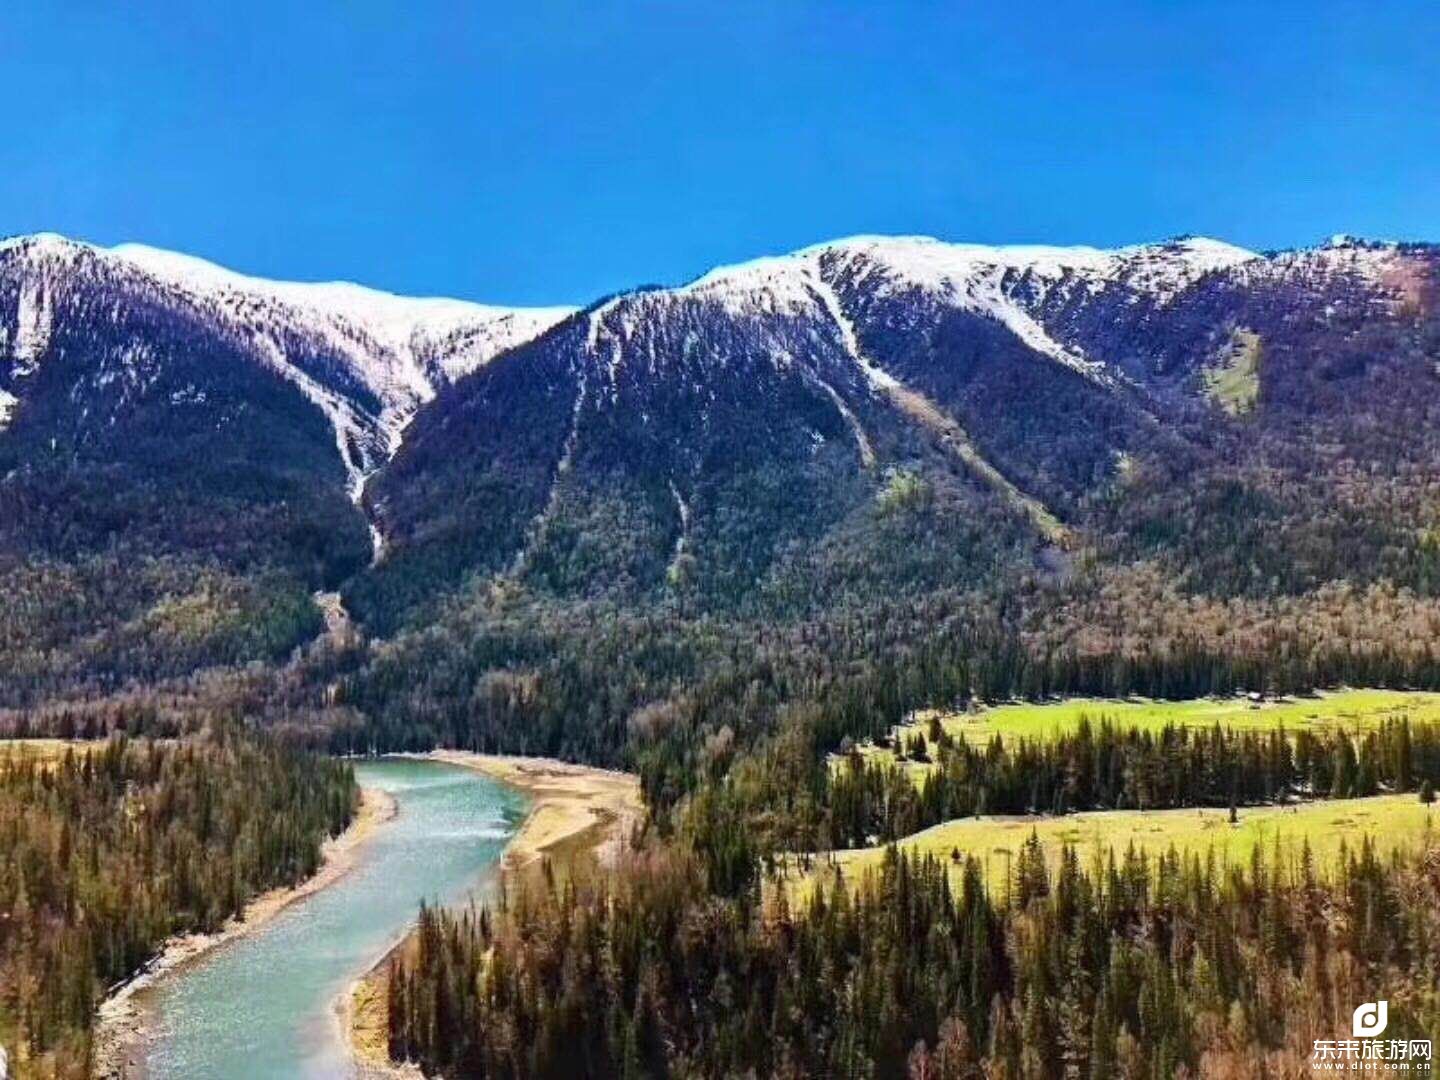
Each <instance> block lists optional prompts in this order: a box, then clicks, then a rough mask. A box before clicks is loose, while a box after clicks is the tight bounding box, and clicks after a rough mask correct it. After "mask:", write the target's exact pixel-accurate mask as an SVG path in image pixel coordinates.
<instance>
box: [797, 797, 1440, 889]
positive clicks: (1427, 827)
mask: <svg viewBox="0 0 1440 1080" xmlns="http://www.w3.org/2000/svg"><path fill="white" fill-rule="evenodd" d="M1436 812H1437V811H1436V810H1435V809H1434V807H1432V806H1426V805H1425V804H1423V803H1421V802H1420V801H1419V800H1418V799H1417V798H1416V797H1415V796H1414V795H1413V794H1411V795H1378V796H1374V797H1372V798H1366V799H1338V800H1322V801H1318V802H1310V803H1300V804H1297V805H1293V806H1258V807H1249V808H1242V809H1241V810H1239V811H1238V821H1237V823H1235V824H1231V823H1230V820H1229V816H1230V815H1229V811H1228V810H1223V809H1194V808H1190V809H1184V810H1104V811H1095V812H1090V813H1081V814H1069V815H1066V816H1063V817H1019V816H1017V817H981V818H961V819H958V820H956V821H947V822H945V823H943V824H941V825H936V826H934V827H933V828H929V829H926V830H924V831H923V832H918V833H916V834H914V835H913V836H908V837H906V838H905V839H904V840H901V841H900V842H899V844H898V845H897V846H898V847H900V848H902V849H904V850H906V851H909V852H912V853H913V852H917V851H918V852H921V853H928V854H932V855H934V856H936V857H937V858H940V859H941V860H945V861H948V862H949V863H950V865H951V866H952V867H953V868H954V869H953V872H954V873H957V874H958V873H959V867H960V864H959V863H958V862H956V860H955V858H954V856H955V853H956V852H959V853H960V855H962V856H965V855H973V856H974V857H975V858H977V859H979V860H980V861H981V862H982V863H983V864H984V865H985V873H986V880H987V882H988V884H989V885H990V886H991V887H992V888H1001V889H1003V888H1004V887H1005V883H1006V881H1007V880H1008V878H1009V871H1010V867H1011V864H1012V862H1013V860H1014V858H1015V855H1016V853H1017V852H1018V851H1019V849H1020V845H1021V844H1023V843H1025V841H1026V840H1028V839H1029V838H1030V836H1031V834H1032V833H1034V834H1035V835H1036V836H1038V837H1039V839H1040V842H1041V843H1042V844H1043V845H1044V847H1045V855H1046V859H1047V861H1048V862H1049V863H1050V866H1051V869H1052V870H1053V869H1054V867H1055V865H1056V864H1057V863H1058V861H1059V858H1060V853H1061V851H1062V849H1063V848H1064V846H1065V845H1067V844H1068V845H1070V846H1071V847H1074V848H1075V849H1076V850H1077V852H1078V853H1079V855H1080V861H1081V865H1082V866H1085V867H1089V866H1091V865H1093V861H1094V860H1095V859H1096V858H1097V857H1098V858H1104V857H1105V856H1106V855H1107V853H1109V852H1111V851H1113V852H1114V853H1115V855H1116V857H1117V858H1120V857H1122V856H1123V855H1124V854H1125V852H1126V851H1127V850H1128V849H1129V848H1130V847H1131V846H1134V847H1135V848H1136V849H1137V850H1143V851H1145V852H1147V853H1148V854H1150V855H1152V856H1158V855H1163V854H1165V853H1166V852H1167V851H1168V850H1169V849H1170V848H1172V847H1173V848H1174V849H1175V850H1176V851H1178V852H1180V853H1182V854H1185V853H1190V852H1195V853H1198V854H1200V855H1201V856H1207V855H1210V854H1213V855H1214V857H1215V858H1216V859H1217V860H1218V861H1219V862H1221V863H1222V864H1223V863H1226V862H1229V863H1236V862H1248V861H1249V859H1250V857H1251V854H1252V852H1253V851H1254V850H1255V848H1256V847H1257V846H1260V847H1263V848H1264V853H1265V854H1266V855H1267V856H1271V855H1274V854H1276V853H1278V854H1279V855H1280V857H1281V859H1282V860H1285V861H1289V860H1299V859H1300V858H1301V855H1302V853H1303V851H1304V849H1305V846H1306V845H1307V844H1308V845H1309V848H1310V853H1311V857H1312V858H1313V859H1314V861H1315V865H1316V868H1317V871H1318V872H1320V873H1322V874H1323V873H1324V871H1325V869H1326V868H1327V867H1328V866H1330V865H1332V864H1333V863H1334V861H1335V860H1336V858H1337V857H1338V856H1339V854H1340V852H1341V850H1342V849H1347V848H1348V849H1349V850H1352V851H1353V850H1355V849H1357V848H1358V847H1359V846H1360V844H1361V842H1362V839H1363V838H1364V837H1367V836H1368V837H1370V838H1371V839H1372V840H1373V841H1374V842H1375V843H1376V844H1377V845H1378V847H1379V848H1380V850H1381V852H1382V854H1383V853H1386V852H1389V851H1394V850H1408V849H1411V848H1417V847H1420V846H1422V845H1425V844H1427V843H1428V842H1429V841H1430V839H1431V836H1432V832H1433V829H1434V826H1435V814H1436ZM884 856H885V849H884V848H883V847H873V848H861V849H857V850H853V851H840V852H835V853H834V854H833V856H832V857H830V858H829V859H828V860H825V859H822V860H817V863H816V866H815V868H814V869H813V870H812V871H811V872H810V873H809V874H808V875H803V876H801V877H799V878H798V879H797V880H796V888H797V891H798V892H797V894H798V895H801V896H803V895H808V893H809V890H810V888H811V887H812V886H813V883H814V881H815V880H816V878H817V876H824V875H830V874H833V873H834V866H837V865H838V867H839V868H840V872H841V873H842V874H843V875H844V877H846V878H847V879H850V880H858V878H859V876H860V875H862V874H864V873H865V871H866V870H867V869H871V868H876V867H878V866H879V865H880V862H881V860H882V859H883V858H884Z"/></svg>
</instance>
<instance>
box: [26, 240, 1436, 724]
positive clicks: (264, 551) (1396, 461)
mask: <svg viewBox="0 0 1440 1080" xmlns="http://www.w3.org/2000/svg"><path fill="white" fill-rule="evenodd" d="M1437 286H1440V252H1437V249H1436V248H1434V247H1431V246H1424V245H1409V246H1406V245H1394V244H1372V243H1365V242H1361V241H1354V240H1350V239H1347V238H1343V237H1342V238H1336V239H1335V240H1333V241H1331V242H1330V243H1328V244H1326V245H1323V246H1321V247H1318V248H1314V249H1308V250H1302V251H1295V252H1286V253H1279V254H1267V255H1260V254H1254V253H1251V252H1247V251H1244V250H1241V249H1239V248H1236V247H1233V246H1231V245H1228V244H1224V243H1220V242H1217V241H1212V240H1204V239H1196V238H1183V239H1178V240H1174V241H1169V242H1166V243H1161V244H1151V245H1144V246H1139V247H1134V248H1125V249H1119V250H1114V251H1099V250H1094V249H1088V248H1058V249H1057V248H1037V247H1018V248H988V247H979V246H974V245H963V244H946V243H941V242H939V241H935V240H929V239H923V238H903V237H900V238H889V237H858V238H853V239H849V240H843V241H837V242H834V243H828V244H822V245H819V246H816V247H813V248H808V249H805V250H802V251H799V252H796V253H794V254H791V255H786V256H780V257H776V258H766V259H760V260H757V261H755V262H752V263H747V264H743V265H739V266H734V267H725V268H721V269H718V270H715V271H712V272H711V273H709V274H707V275H705V276H704V277H702V278H700V279H698V280H696V281H693V282H690V283H688V284H686V285H683V286H680V287H677V288H665V289H646V290H640V291H636V292H630V293H623V294H620V295H617V296H614V297H611V298H608V299H606V300H604V301H602V302H599V303H596V304H594V305H592V306H590V307H588V308H586V309H584V310H581V311H573V310H570V309H543V310H508V309H498V308H490V307H484V306H481V305H475V304H468V303H462V302H458V301H445V300H407V299H403V298H399V297H394V296H389V295H388V294H383V293H375V292H372V291H369V290H365V289H362V288H360V287H358V286H351V285H294V284H282V283H274V282H264V281H259V280H256V279H250V278H244V277H241V276H239V275H234V274H231V273H229V272H228V271H223V270H220V269H219V268H217V267H213V266H210V265H208V264H204V263H199V262H197V261H195V260H191V259H188V258H186V257H183V256H176V255H171V254H168V253H163V252H157V251H154V250H151V249H144V248H134V247H127V248H119V249H114V250H101V249H96V248H91V247H88V246H86V245H81V244H75V243H72V242H70V241H66V240H62V239H60V238H56V237H28V238H20V239H17V240H11V241H6V242H4V243H3V245H0V500H3V502H4V504H5V509H6V511H7V512H6V513H5V514H4V515H0V518H3V520H0V573H3V574H4V575H5V577H6V581H7V582H8V583H9V585H10V587H11V588H12V590H14V594H15V595H18V596H25V597H28V598H30V599H29V600H27V603H29V604H30V605H31V608H30V609H28V613H27V614H25V615H23V616H15V617H13V618H12V619H11V620H10V623H9V624H8V625H7V624H6V620H5V619H4V618H3V617H0V640H3V641H5V642H6V643H7V644H6V650H5V651H3V653H0V655H3V657H5V659H4V661H3V663H5V664H7V665H8V670H9V671H10V672H11V682H10V685H11V687H12V689H11V690H10V691H9V694H8V696H9V697H10V698H11V699H15V700H18V699H25V698H35V697H39V696H44V695H46V694H51V693H57V692H68V688H71V687H73V686H74V685H75V684H76V682H77V680H78V681H79V682H80V683H84V684H86V685H89V684H91V683H93V684H94V685H95V686H98V687H103V686H107V685H114V684H115V682H116V681H117V680H124V679H127V678H148V677H153V676H155V675H157V674H164V673H176V672H182V671H185V670H191V669H193V668H194V667H195V666H197V665H200V664H203V663H210V662H227V663H228V662H235V661H238V660H242V659H250V658H255V657H264V656H271V657H273V656H278V655H281V654H283V653H284V652H285V651H286V650H288V649H290V648H292V647H293V646H295V645H296V644H298V643H300V642H303V641H304V640H306V638H307V636H309V635H312V634H314V633H315V632H316V631H317V627H318V623H317V618H318V617H317V616H316V615H315V613H314V609H313V605H311V604H310V603H309V601H308V593H309V591H311V590H313V589H319V588H326V589H332V588H337V587H339V588H342V589H343V592H344V595H345V598H346V600H347V602H348V603H349V606H350V609H351V611H352V613H353V614H354V615H355V616H356V617H357V618H358V619H359V621H360V623H361V625H362V626H364V627H365V629H366V631H367V632H368V633H369V634H370V635H371V637H372V638H375V639H386V641H387V644H386V645H385V646H384V648H383V649H381V651H380V652H379V653H378V654H377V655H376V657H375V658H373V659H372V660H371V661H370V662H369V667H368V668H367V669H366V672H362V674H361V675H360V676H358V677H357V678H356V680H355V682H354V686H353V694H354V695H355V697H356V700H361V699H364V700H363V704H364V705H365V706H366V707H368V708H371V709H374V710H378V711H380V712H384V713H389V714H394V715H396V716H397V717H398V716H402V714H403V715H412V714H413V713H414V712H415V711H416V710H417V709H418V710H419V711H420V712H422V713H423V712H425V711H426V710H425V709H424V708H421V707H420V706H417V704H416V702H417V700H418V699H417V697H416V694H417V691H415V688H414V684H413V679H412V676H411V674H408V673H407V672H413V671H415V670H418V669H420V668H423V669H424V670H425V678H426V679H429V680H434V681H436V684H437V686H441V687H443V694H444V695H447V696H448V697H450V698H455V699H456V700H462V701H463V700H470V699H471V697H472V696H473V694H474V693H476V692H477V691H476V686H477V685H478V683H477V680H480V679H483V678H485V677H487V676H486V675H485V673H486V672H490V673H493V672H495V671H500V670H503V671H509V672H511V673H514V672H517V671H522V672H529V673H532V674H533V672H534V671H535V666H536V664H537V663H541V661H540V659H539V658H540V657H542V656H544V655H546V654H547V650H549V652H550V653H551V654H554V653H556V652H557V651H558V653H561V654H563V653H565V651H566V650H567V649H569V648H571V647H572V645H573V644H574V643H575V642H577V641H580V640H582V639H584V637H585V635H586V634H587V633H589V634H592V635H593V633H594V626H595V625H596V620H610V621H612V622H613V620H616V619H620V620H621V621H623V620H626V619H632V618H640V619H645V620H659V621H660V622H663V623H664V624H665V625H666V626H667V627H668V629H667V630H666V632H665V635H664V636H665V638H666V640H667V641H669V642H671V643H672V646H673V649H674V650H676V652H677V654H679V653H684V654H685V657H687V659H684V661H683V662H681V661H679V660H675V661H674V662H673V663H672V660H673V657H672V659H671V660H666V661H665V663H664V664H662V665H661V667H662V668H664V669H665V670H664V673H663V676H662V674H661V673H660V672H659V669H654V668H652V669H651V670H650V671H649V673H648V674H647V675H646V676H644V677H643V678H641V679H640V682H641V683H642V684H643V685H641V686H639V688H637V687H636V686H634V685H630V686H629V689H627V690H625V691H624V692H623V693H620V692H617V694H616V697H615V701H613V702H611V703H610V704H609V705H607V706H606V707H605V708H604V709H602V710H601V712H602V713H603V716H602V717H600V718H599V719H597V720H596V722H597V723H602V722H603V723H612V722H615V720H614V718H615V717H616V716H617V715H622V714H623V713H625V712H626V711H627V710H629V709H630V708H631V705H632V704H633V703H635V702H643V701H644V700H646V699H647V698H648V697H655V696H659V697H665V696H666V695H667V694H671V693H673V692H674V690H675V688H676V687H677V686H685V685H689V683H688V682H687V680H691V679H692V677H693V676H694V672H693V670H690V669H688V668H686V665H689V664H694V663H700V661H699V660H697V659H696V657H697V656H698V655H699V653H698V652H687V651H686V650H687V649H688V648H689V646H687V645H685V644H683V641H684V640H686V635H687V634H690V633H692V632H694V633H700V632H701V631H700V629H699V628H708V629H706V630H705V633H711V632H714V633H717V634H719V637H716V638H707V639H706V640H707V642H709V645H707V647H709V646H710V645H714V643H715V641H718V640H720V639H721V638H725V637H726V635H729V634H733V635H734V640H740V641H744V642H748V643H750V644H752V645H753V643H754V642H755V641H756V640H758V637H763V636H764V635H769V634H784V633H791V632H792V631H793V632H796V633H799V632H800V631H798V630H794V628H796V627H800V626H811V627H814V626H817V625H825V626H827V627H830V628H831V629H832V630H834V632H836V633H841V632H842V631H840V630H838V629H835V628H836V627H838V626H839V625H840V624H845V625H850V624H851V623H852V622H853V621H854V620H859V622H858V623H856V624H855V625H856V626H866V627H867V629H866V630H864V631H863V632H859V636H858V637H853V634H855V633H856V632H857V631H854V630H853V629H852V630H845V631H843V633H844V634H846V635H852V637H851V638H847V640H851V641H852V645H853V647H854V648H855V649H861V648H862V645H861V644H857V642H862V641H863V640H865V635H866V634H870V633H871V632H872V630H873V628H874V627H875V626H878V625H881V624H884V623H887V621H889V620H894V619H897V618H899V616H898V615H897V614H896V613H897V611H899V610H900V609H902V608H903V609H904V610H905V612H906V614H905V615H904V619H903V620H901V621H902V622H903V621H905V620H912V619H919V620H921V621H920V622H916V623H914V624H913V625H912V624H910V623H906V625H907V626H908V627H909V628H908V629H903V630H901V629H893V627H892V630H891V631H887V632H886V633H887V634H888V635H889V636H887V637H886V638H885V641H886V647H892V646H894V647H899V646H900V645H904V643H905V642H913V641H914V640H916V639H918V638H919V637H920V636H922V634H923V631H922V630H920V629H919V627H920V625H921V624H922V623H923V620H924V619H925V618H929V616H924V617H922V616H919V615H916V612H917V611H919V610H920V609H921V608H927V607H928V606H929V605H936V604H938V605H939V608H940V609H942V610H943V611H944V612H946V613H948V614H946V615H944V616H943V617H945V618H949V617H951V616H953V615H954V613H955V612H957V611H959V610H961V609H962V608H963V609H966V610H969V608H970V607H971V606H972V605H973V604H975V603H978V602H979V601H978V600H977V598H984V601H985V603H986V604H989V605H990V608H989V609H992V610H995V611H998V612H1000V613H1001V615H1000V616H997V617H998V618H1003V620H1004V622H1005V629H1004V631H1003V632H1004V634H1006V635H1009V636H1010V637H1013V638H1014V640H1017V641H1029V642H1032V643H1033V642H1034V641H1036V640H1040V639H1044V640H1043V641H1042V644H1043V647H1044V648H1047V649H1051V648H1056V647H1061V646H1057V645H1056V643H1055V642H1056V640H1058V641H1059V642H1061V645H1062V646H1063V647H1066V648H1069V647H1071V646H1072V645H1073V644H1074V642H1073V639H1072V636H1068V635H1069V632H1068V631H1066V632H1063V633H1060V636H1059V638H1057V639H1055V640H1051V639H1050V638H1046V637H1045V635H1047V634H1051V632H1052V630H1053V627H1050V625H1049V623H1050V621H1053V620H1052V616H1053V615H1054V613H1055V612H1071V613H1073V612H1076V611H1079V610H1080V609H1081V608H1084V607H1085V605H1087V604H1089V605H1093V604H1099V603H1100V600H1099V599H1097V597H1100V596H1101V595H1102V594H1105V592H1106V590H1107V589H1109V590H1112V591H1113V590H1114V589H1117V588H1122V587H1123V588H1131V587H1132V586H1134V582H1136V581H1142V580H1143V581H1145V582H1149V583H1150V584H1148V585H1146V586H1145V588H1146V589H1147V590H1148V592H1147V593H1146V596H1147V597H1148V599H1146V601H1145V602H1146V603H1151V602H1152V601H1153V602H1154V603H1160V602H1161V601H1159V600H1156V599H1155V597H1156V596H1159V595H1160V594H1161V593H1164V594H1165V596H1166V597H1169V599H1165V600H1164V601H1163V602H1164V603H1165V604H1171V603H1172V601H1173V602H1174V603H1179V601H1175V600H1174V597H1175V596H1181V597H1196V596H1202V597H1208V598H1212V599H1215V600H1217V601H1218V602H1226V603H1232V602H1233V603H1241V602H1244V603H1256V604H1274V603H1279V602H1281V600H1283V599H1284V598H1296V597H1300V598H1303V597H1307V596H1313V595H1314V594H1315V590H1317V589H1322V588H1325V587H1327V586H1328V585H1333V584H1334V583H1335V582H1338V581H1344V582H1346V583H1348V584H1349V585H1358V586H1365V585H1366V584H1367V583H1374V582H1386V583H1389V584H1390V585H1393V586H1395V587H1397V588H1405V589H1409V590H1412V591H1413V592H1415V594H1416V595H1421V596H1423V595H1428V591H1429V590H1430V589H1431V579H1430V574H1431V569H1430V568H1431V564H1432V562H1433V559H1432V558H1431V556H1430V555H1428V554H1427V552H1428V551H1429V550H1430V549H1429V547H1427V545H1428V544H1429V543H1430V541H1429V539H1427V538H1428V537H1429V536H1430V535H1431V531H1432V530H1433V529H1435V527H1436V526H1437V524H1440V522H1437V521H1436V520H1435V516H1436V515H1437V514H1440V501H1437V499H1436V496H1435V492H1436V491H1440V483H1437V480H1440V477H1437V476H1436V473H1437V466H1440V450H1437V447H1436V444H1435V437H1434V436H1432V435H1431V434H1430V432H1431V431H1432V430H1435V425H1434V424H1433V419H1434V416H1433V412H1434V410H1435V408H1436V406H1437V405H1440V392H1437V391H1440V381H1437V375H1436V364H1437V361H1440V329H1437V319H1436V314H1435V312H1436V302H1435V301H1436V291H1437ZM367 527H368V528H369V529H370V530H372V532H373V533H374V535H375V537H376V538H377V539H376V540H375V541H374V542H373V544H372V542H371V541H370V540H367V539H366V536H365V530H366V529H367ZM1366 552H1369V554H1368V555H1366V554H1364V553H1366ZM57 581H58V582H61V583H63V585H64V589H62V592H64V590H69V593H68V595H71V596H73V597H76V598H79V599H77V600H75V602H74V604H73V605H72V606H71V607H64V606H63V605H61V606H57V604H56V602H54V600H53V595H54V588H53V586H54V584H55V582H57ZM1157 581H1158V582H1161V583H1163V584H1161V585H1155V584H1154V583H1155V582H1157ZM101 582H103V583H104V588H103V589H102V587H101V584H100V583H101ZM1117 582H1119V583H1120V584H1119V585H1117ZM1135 587H1138V586H1135ZM105 589H109V590H110V593H111V594H113V595H111V597H110V600H107V601H105V602H103V603H102V602H101V601H98V600H96V599H95V597H96V596H99V595H104V594H105ZM1036 589H1039V590H1041V591H1042V592H1044V591H1045V590H1049V591H1048V592H1045V595H1044V596H1043V597H1042V598H1041V599H1040V600H1036V593H1035V590H1036ZM937 597H938V598H942V599H938V600H937ZM1107 602H1108V601H1107ZM1186 602H1187V603H1188V602H1189V601H1186ZM1287 602H1288V601H1287ZM1297 602H1298V601H1297ZM1113 607H1114V605H1113V604H1111V608H1113ZM102 608H103V610H104V612H105V613H104V614H103V615H102V614H101V610H102ZM1111 608H1107V609H1106V610H1110V609H1111ZM957 617H958V616H957ZM1257 617H1258V616H1257ZM1265 617H1267V618H1268V617H1269V616H1265ZM87 620H93V621H94V623H95V625H89V624H87ZM607 625H608V624H607ZM96 626H98V629H96ZM677 626H678V627H682V628H683V629H682V630H677V629H676V627H677ZM587 627H588V628H589V629H588V630H587V629H586V628H587ZM717 627H724V628H725V630H724V633H719V631H718V630H717ZM1037 627H1038V629H1037ZM37 628H40V629H37ZM786 628H789V629H786ZM633 629H634V628H633V627H632V628H631V631H626V633H630V632H633ZM827 632H830V631H827ZM967 632H968V631H967ZM996 632H997V633H999V632H1000V631H998V630H997V631H996ZM1117 633H1118V632H1117ZM1037 635H1038V637H1037ZM621 636H622V637H623V634H622V635H621ZM1120 636H1121V637H1123V636H1124V635H1123V634H1121V635H1120ZM619 640H620V639H617V641H619ZM727 640H730V639H727ZM734 640H731V644H730V645H728V646H726V648H728V649H729V650H730V653H731V655H732V658H733V655H735V650H736V649H737V648H739V646H736V645H734ZM877 640H878V639H877ZM1007 640H1009V638H1007ZM677 643H678V644H677ZM616 647H617V648H623V642H621V643H620V644H617V645H616ZM745 647H746V648H749V647H750V645H746V646H745ZM776 647H777V648H788V647H789V646H780V645H776ZM863 647H864V648H872V649H873V648H874V647H875V643H874V641H871V643H870V644H869V645H865V646H863ZM906 647H908V646H906ZM137 653H139V654H144V656H145V657H146V659H145V660H144V662H143V663H142V662H137V661H136V659H135V657H136V655H137ZM657 663H659V661H657ZM387 665H389V666H388V667H387ZM666 665H669V666H668V667H667V666H666ZM542 666H543V665H542ZM702 666H703V665H702ZM672 668H673V670H672ZM401 669H404V670H401ZM682 669H684V670H682ZM81 672H84V673H85V674H83V675H82V674H80V673H81ZM96 672H102V673H103V674H101V675H99V676H97V675H96V674H95V673H96ZM376 672H378V673H379V674H376ZM687 672H688V673H687ZM527 677H528V676H527ZM566 678H567V679H572V680H573V681H574V685H575V686H578V685H579V684H580V681H583V680H582V679H581V676H580V675H578V674H575V673H574V672H571V673H570V674H568V675H567V676H566ZM407 680H408V681H407ZM646 680H649V682H646ZM15 687H20V688H21V689H18V690H17V689H14V688H15ZM377 687H379V688H383V689H377ZM429 692H430V691H427V693H429ZM435 692H440V691H438V690H437V691H435ZM577 693H578V691H577ZM366 695H369V696H368V697H366ZM397 695H398V697H397ZM522 696H523V695H522ZM512 697H513V695H512ZM401 699H403V701H401ZM507 707H508V706H507ZM455 708H457V709H462V710H463V709H464V708H469V706H464V705H456V706H455ZM620 722H622V723H623V716H622V720H621V721H620ZM548 747H549V748H550V749H554V745H553V742H552V743H551V744H548Z"/></svg>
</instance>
